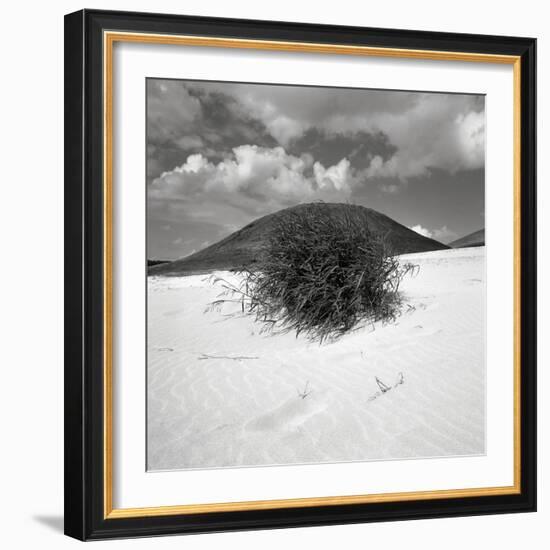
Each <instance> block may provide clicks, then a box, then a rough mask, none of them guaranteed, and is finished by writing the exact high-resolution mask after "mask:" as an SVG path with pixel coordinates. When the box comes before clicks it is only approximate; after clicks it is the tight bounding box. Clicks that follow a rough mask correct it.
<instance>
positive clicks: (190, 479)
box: [65, 10, 536, 540]
mask: <svg viewBox="0 0 550 550" xmlns="http://www.w3.org/2000/svg"><path fill="white" fill-rule="evenodd" d="M535 50H536V42H535V39H532V38H516V37H499V36H478V35H467V34H447V33H445V34H444V33H433V32H420V31H404V30H391V29H372V28H357V27H335V26H325V25H311V24H301V23H278V22H268V21H244V20H232V19H212V18H202V17H187V16H175V15H161V14H144V13H123V12H108V11H88V10H84V11H80V12H77V13H73V14H70V15H67V16H66V18H65V228H66V236H65V249H66V271H65V285H66V294H65V314H66V327H65V341H66V347H65V438H66V439H65V530H66V534H67V535H70V536H72V537H75V538H78V539H81V540H90V539H105V538H116V537H138V536H152V535H164V534H176V533H199V532H212V531H230V530H239V529H262V528H280V527H292V526H306V525H329V524H339V523H352V522H371V521H387V520H402V519H412V518H436V517H449V516H461V515H462V516H463V515H474V514H491V513H512V512H528V511H534V510H535V508H536V441H535V437H536V436H535V434H536V357H535V353H536V275H535V274H536V247H535V224H536V220H535V214H536V212H535V168H536V159H535V151H536V147H535V137H536V136H535Z"/></svg>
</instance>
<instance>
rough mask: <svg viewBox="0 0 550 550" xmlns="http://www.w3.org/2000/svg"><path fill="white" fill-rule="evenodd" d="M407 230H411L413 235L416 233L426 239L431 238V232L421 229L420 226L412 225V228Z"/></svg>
mask: <svg viewBox="0 0 550 550" xmlns="http://www.w3.org/2000/svg"><path fill="white" fill-rule="evenodd" d="M409 229H412V230H413V231H414V232H415V233H418V234H419V235H422V236H424V237H428V239H431V238H432V237H433V234H432V232H431V231H430V230H429V229H426V228H425V227H422V226H421V225H420V224H418V225H413V226H412V227H409Z"/></svg>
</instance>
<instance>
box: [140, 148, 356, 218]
mask: <svg viewBox="0 0 550 550" xmlns="http://www.w3.org/2000/svg"><path fill="white" fill-rule="evenodd" d="M355 183H356V180H355V176H354V173H353V170H352V169H351V165H350V162H349V160H348V159H346V158H343V159H341V160H340V161H339V162H338V163H337V164H334V165H332V166H328V167H325V166H324V165H323V164H322V163H320V162H319V161H316V160H315V159H314V158H313V157H312V156H311V155H309V154H303V155H301V156H295V155H291V154H288V153H287V152H286V151H285V150H284V149H283V148H282V147H274V148H266V147H258V146H257V145H242V146H240V147H235V148H234V149H233V154H232V156H231V157H230V158H226V159H224V160H222V161H220V162H217V163H216V162H211V161H209V160H208V159H207V158H206V157H205V156H204V155H202V154H200V153H196V154H192V155H189V156H188V157H187V159H186V160H185V162H184V163H183V164H182V165H181V166H178V167H176V168H174V169H173V170H170V171H168V172H164V173H163V174H162V175H161V176H160V177H159V178H157V179H155V180H154V181H153V183H152V185H151V186H150V187H149V199H150V201H151V202H153V203H154V202H155V201H157V202H159V201H169V202H172V203H174V204H177V203H179V205H180V206H179V208H180V209H182V210H184V211H185V212H186V215H188V216H191V217H197V216H204V215H205V214H204V212H205V211H206V212H219V211H220V209H224V208H227V209H234V208H238V209H241V210H246V211H248V212H249V213H250V214H253V215H254V216H257V215H260V214H265V213H268V212H272V211H274V210H277V209H278V208H283V207H285V206H289V205H292V204H297V203H300V202H309V201H315V200H325V201H331V200H336V201H343V200H346V198H349V196H350V194H351V192H352V189H353V186H354V185H355ZM197 203H200V204H202V205H203V208H201V209H200V211H199V210H197V208H196V204H197ZM205 204H207V207H206V208H205V207H204V205H205ZM189 205H193V206H192V207H191V208H190V207H189ZM226 217H227V216H226ZM226 217H224V224H225V225H227V226H233V225H234V222H232V221H228V220H227V219H226ZM240 224H241V225H243V221H242V219H241V220H240Z"/></svg>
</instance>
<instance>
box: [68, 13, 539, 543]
mask: <svg viewBox="0 0 550 550" xmlns="http://www.w3.org/2000/svg"><path fill="white" fill-rule="evenodd" d="M119 42H137V43H140V44H144V45H146V44H159V43H162V44H171V45H181V46H182V47H184V46H185V45H191V46H204V47H214V48H229V49H235V48H237V49H257V50H266V51H272V52H287V53H288V52H302V53H303V52H306V53H315V54H318V55H330V54H341V55H350V56H374V57H380V58H384V57H394V58H403V59H416V60H439V61H448V62H454V61H456V62H472V63H488V64H505V65H511V66H512V67H513V74H514V92H513V93H514V113H513V114H512V113H510V116H513V117H514V212H509V215H510V216H513V217H514V223H515V225H514V247H515V252H514V265H513V266H510V269H513V270H514V277H515V279H514V281H515V282H514V293H515V296H514V304H515V306H514V307H515V313H514V323H515V326H514V359H513V360H514V369H515V370H514V404H513V406H514V411H515V412H514V428H513V429H514V483H513V484H512V485H509V486H500V487H483V488H456V489H448V490H436V491H433V490H431V491H430V490H427V491H415V492H392V493H388V494H371V495H361V494H358V495H348V496H334V495H326V496H323V497H315V498H310V497H308V495H304V496H303V498H299V499H296V498H293V499H274V500H262V501H253V502H231V503H230V502H226V503H223V502H222V503H209V504H191V505H186V504H185V495H182V505H181V506H179V505H177V506H160V507H159V506H151V507H141V508H122V509H121V508H116V507H114V506H113V483H114V481H113V467H112V455H113V439H112V438H113V430H112V423H113V399H114V395H113V386H112V377H113V369H114V365H113V360H112V357H113V346H116V342H113V326H112V319H113V280H112V265H113V256H116V254H117V251H116V250H114V249H113V238H112V228H113V164H114V163H116V159H115V158H114V155H113V142H112V125H113V116H114V115H113V96H112V94H113V78H114V77H113V71H116V70H117V69H116V67H113V64H112V60H113V47H114V45H115V44H117V43H119ZM535 75H536V41H535V40H534V39H531V38H515V37H500V36H481V35H468V34H450V33H434V32H425V31H403V30H393V29H371V28H358V27H338V26H327V25H311V24H301V23H278V22H268V21H246V20H233V19H215V18H203V17H194V16H193V17H188V16H179V15H162V14H150V13H123V12H110V11H97V10H83V11H79V12H76V13H72V14H70V15H67V16H66V18H65V532H66V534H67V535H69V536H72V537H75V538H77V539H80V540H95V539H108V538H119V537H143V536H154V535H165V534H180V533H181V534H185V533H203V532H214V531H232V530H242V529H266V528H283V527H294V526H308V525H309V526H314V525H331V524H341V523H357V522H372V521H390V520H403V519H417V518H438V517H451V516H466V515H481V514H495V513H512V512H528V511H534V510H535V509H536V235H535V229H536V206H535V183H536V121H535V109H536V88H535V83H536V81H535V78H536V77H535Z"/></svg>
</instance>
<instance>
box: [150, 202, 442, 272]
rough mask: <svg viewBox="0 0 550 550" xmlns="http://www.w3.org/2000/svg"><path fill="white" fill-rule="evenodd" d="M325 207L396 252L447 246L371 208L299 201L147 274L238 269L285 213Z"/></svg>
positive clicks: (256, 254) (256, 255)
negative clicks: (350, 217)
mask: <svg viewBox="0 0 550 550" xmlns="http://www.w3.org/2000/svg"><path fill="white" fill-rule="evenodd" d="M321 207H324V208H326V207H328V208H329V209H330V213H331V215H334V216H338V215H343V213H344V212H346V211H348V212H350V211H351V213H352V214H356V215H357V216H362V217H363V216H364V217H366V219H367V222H368V224H369V228H370V230H371V231H372V232H374V233H382V234H387V236H388V239H389V242H390V244H391V245H392V247H393V249H394V252H395V253H396V254H405V253H409V252H426V251H431V250H441V249H444V248H449V247H448V246H447V245H444V244H442V243H440V242H438V241H435V240H433V239H428V238H426V237H424V236H422V235H419V234H418V233H416V232H415V231H412V230H411V229H409V228H408V227H405V226H404V225H401V224H400V223H398V222H396V221H394V220H392V219H391V218H389V217H388V216H386V215H385V214H381V213H380V212H377V211H376V210H372V209H371V208H365V207H364V206H358V205H352V204H335V203H328V204H326V203H322V204H320V203H310V204H300V205H298V206H292V207H290V208H285V209H284V210H279V211H278V212H275V213H273V214H268V215H267V216H263V217H262V218H258V219H257V220H255V221H253V222H251V223H249V224H248V225H246V226H245V227H243V228H242V229H239V230H238V231H235V232H234V233H232V234H231V235H229V236H228V237H226V238H225V239H222V240H221V241H219V242H217V243H215V244H213V245H210V246H208V247H207V248H204V249H203V250H199V251H198V252H195V254H192V255H190V256H187V257H185V258H181V259H179V260H174V261H173V262H170V263H166V264H162V265H157V266H154V267H151V268H150V269H149V274H150V275H180V274H186V273H192V272H208V271H214V270H230V269H239V268H241V267H244V266H250V265H253V264H254V263H256V262H258V261H259V260H260V259H261V254H262V250H263V249H264V248H265V245H266V243H267V242H268V239H269V234H270V231H271V230H272V229H273V227H274V226H275V223H276V222H278V221H283V223H284V218H285V216H288V215H289V213H291V212H293V213H300V211H301V210H303V209H306V208H307V209H312V208H313V209H314V208H321Z"/></svg>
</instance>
